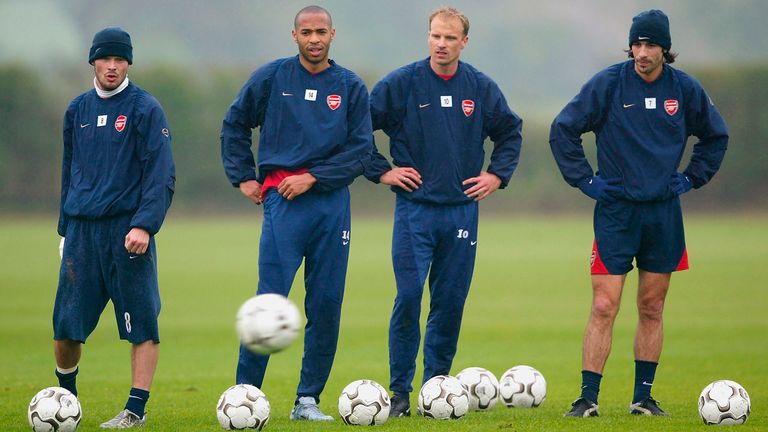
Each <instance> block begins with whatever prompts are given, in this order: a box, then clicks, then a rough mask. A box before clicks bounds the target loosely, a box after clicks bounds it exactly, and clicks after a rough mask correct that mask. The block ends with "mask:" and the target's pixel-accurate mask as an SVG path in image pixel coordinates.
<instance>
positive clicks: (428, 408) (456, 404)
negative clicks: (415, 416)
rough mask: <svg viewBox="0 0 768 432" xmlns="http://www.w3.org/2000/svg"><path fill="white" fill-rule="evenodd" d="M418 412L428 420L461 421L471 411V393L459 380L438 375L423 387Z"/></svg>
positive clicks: (420, 392)
mask: <svg viewBox="0 0 768 432" xmlns="http://www.w3.org/2000/svg"><path fill="white" fill-rule="evenodd" d="M418 410H419V414H421V415H423V416H424V417H427V418H434V419H438V420H445V419H459V418H462V417H464V415H465V414H466V413H467V411H469V393H468V392H467V389H466V388H464V386H463V385H462V384H461V381H459V380H458V378H456V377H452V376H450V375H438V376H435V377H432V378H430V379H429V381H427V382H425V383H424V385H423V386H421V391H419V405H418Z"/></svg>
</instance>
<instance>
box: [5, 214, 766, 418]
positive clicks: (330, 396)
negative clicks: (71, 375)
mask: <svg viewBox="0 0 768 432" xmlns="http://www.w3.org/2000/svg"><path fill="white" fill-rule="evenodd" d="M259 227H260V222H259V220H257V219H256V218H254V219H253V220H248V219H226V218H220V219H219V218H217V219H209V220H206V219H182V218H178V217H174V218H171V219H170V220H168V221H167V224H166V226H165V227H164V228H163V231H162V233H161V234H160V236H159V237H158V251H159V266H160V279H161V280H160V287H161V294H162V298H163V311H162V314H161V316H160V326H161V339H162V344H161V354H160V364H159V367H158V371H157V375H156V379H155V383H154V386H153V388H152V398H151V400H150V402H149V406H148V409H149V416H148V419H149V422H148V425H147V428H146V429H148V430H164V431H165V430H167V431H176V430H195V431H216V430H220V428H219V426H218V423H217V421H216V417H215V404H216V401H217V399H218V397H219V395H220V394H221V392H222V391H223V390H224V389H226V388H227V387H228V386H229V385H231V384H232V382H233V380H234V372H235V363H236V357H237V337H236V335H235V332H234V314H235V311H236V310H237V307H238V306H239V304H240V303H241V302H242V301H243V300H245V299H246V298H247V297H249V296H251V295H252V294H253V293H254V290H255V286H256V279H257V276H258V275H257V266H256V260H257V256H256V254H257V244H258V235H259ZM480 230H481V231H480V237H479V244H478V247H479V252H478V259H477V266H476V270H475V277H474V281H473V286H472V290H471V292H470V296H469V299H468V302H467V307H466V313H465V319H464V323H463V328H462V333H461V340H460V343H459V352H458V354H457V356H456V359H455V362H454V370H453V372H454V373H455V372H458V371H459V370H461V369H463V368H464V367H468V366H482V367H485V368H487V369H490V370H491V371H493V372H494V373H495V374H496V375H497V376H500V375H501V374H502V373H503V372H504V371H505V370H506V369H507V368H510V367H512V366H514V365H517V364H529V365H532V366H534V367H536V368H537V369H539V370H540V371H541V372H542V373H543V374H544V375H545V377H546V378H547V382H548V385H549V391H548V395H547V400H546V401H545V402H544V404H543V405H542V406H541V407H540V408H538V409H533V410H515V409H506V408H503V407H500V406H497V408H496V409H495V410H493V411H492V412H487V413H470V414H469V415H468V416H467V417H465V418H464V419H462V420H459V421H451V422H437V421H430V420H427V419H424V418H421V417H411V418H409V419H397V420H393V421H390V422H387V423H386V424H385V425H384V426H383V429H386V430H390V431H412V430H466V431H470V430H471V431H480V430H509V431H539V430H584V431H593V430H635V431H647V430H676V431H689V430H700V429H701V428H703V427H704V426H703V425H702V424H701V423H700V421H699V419H698V414H697V408H696V400H697V397H698V395H699V392H700V391H701V389H702V388H704V386H705V385H706V384H708V383H709V382H711V381H713V380H715V379H723V378H727V379H732V380H735V381H738V382H739V383H741V384H742V385H743V386H745V387H746V389H747V390H748V391H749V393H750V395H751V397H752V408H753V411H752V416H751V418H750V419H749V422H748V423H747V424H746V425H745V426H743V427H741V428H740V429H739V430H743V431H749V430H754V431H757V430H766V428H768V414H766V406H768V336H766V335H767V334H768V293H767V292H766V281H768V264H766V263H768V247H767V246H766V245H768V217H766V216H765V215H752V216H711V217H693V216H691V217H688V219H687V222H686V231H687V237H688V249H689V256H690V260H691V270H690V271H687V272H682V273H680V274H675V275H674V276H673V280H672V289H671V291H670V294H669V297H668V301H667V307H666V314H665V318H666V320H665V327H666V339H665V349H664V352H663V355H662V359H661V366H660V368H659V371H658V374H657V379H656V385H655V386H654V396H655V397H656V398H657V399H659V400H661V401H662V403H663V408H664V409H666V410H668V411H669V412H671V413H672V415H673V416H672V417H671V418H666V419H658V418H635V417H632V416H629V415H628V414H627V413H626V408H627V406H628V404H629V402H630V398H631V392H632V380H633V371H634V369H633V362H632V360H633V358H632V339H633V334H634V327H635V321H636V319H637V313H636V311H635V308H634V296H635V293H636V289H635V285H636V282H637V279H636V274H634V273H633V274H632V275H630V277H629V278H628V281H627V289H626V291H627V292H626V295H625V296H624V299H623V302H624V304H623V305H622V308H623V310H622V312H621V313H620V315H619V318H618V320H617V323H616V328H615V334H614V336H615V338H614V345H613V353H612V354H611V357H610V358H609V360H608V364H607V366H606V370H605V379H604V380H603V387H602V391H601V394H600V407H601V413H602V416H601V417H599V418H596V419H588V420H579V419H564V418H563V417H562V414H563V413H564V412H565V411H566V410H567V409H568V408H569V406H570V403H571V402H572V400H573V399H574V398H575V397H576V396H577V393H578V391H579V385H580V374H579V370H580V357H581V338H582V334H583V330H584V326H585V324H586V319H587V314H588V311H589V302H590V298H591V292H590V288H589V275H588V270H587V263H588V259H589V252H590V246H591V239H592V233H591V222H590V219H589V216H588V215H584V216H579V217H557V218H555V217H522V216H518V217H510V218H504V219H502V218H498V217H497V218H489V217H485V218H483V219H482V220H481V224H480ZM390 232H391V221H390V220H388V219H381V220H373V219H363V218H357V219H355V220H354V221H353V236H352V253H351V260H350V266H349V273H348V279H347V291H346V297H345V303H344V309H343V315H342V327H341V339H340V343H339V350H338V354H337V358H336V363H335V365H334V369H333V371H332V373H331V377H330V381H329V382H328V385H327V387H326V390H325V392H324V393H323V395H322V397H323V399H322V401H321V403H320V405H321V408H322V409H323V410H325V411H327V412H329V413H331V414H333V415H334V416H335V417H336V418H338V415H337V412H336V399H337V397H338V394H339V392H340V391H341V389H342V388H343V387H344V386H345V385H346V384H347V383H349V382H351V381H353V380H355V379H360V378H369V379H373V380H376V381H378V382H380V383H382V384H383V385H385V386H386V384H387V383H388V378H389V374H388V367H387V341H386V335H387V323H388V318H389V312H390V309H391V303H392V299H393V296H394V278H393V275H392V270H391V262H390V258H389V251H390V236H391V234H390ZM0 239H2V240H1V242H0V244H2V246H3V248H2V251H3V254H4V255H5V256H4V258H3V260H2V263H0V287H1V289H2V290H1V291H0V294H2V301H1V302H0V430H2V431H23V430H28V426H27V421H26V407H27V404H28V402H29V400H30V399H31V397H32V396H33V395H34V394H35V392H36V391H37V390H39V389H41V388H43V387H47V386H51V385H56V383H57V382H56V379H55V376H54V374H53V368H54V361H53V352H52V344H51V336H52V330H51V310H52V306H53V298H54V293H55V290H56V283H57V277H58V263H59V258H58V253H57V246H58V237H57V236H56V233H55V221H54V220H47V219H37V220H20V219H4V220H2V223H0ZM300 272H301V270H300ZM302 280H303V279H302V277H301V273H299V277H297V282H296V286H295V287H294V290H293V292H292V293H291V298H292V299H293V300H294V301H296V302H298V303H299V304H300V303H301V301H302V294H303V285H302ZM426 300H427V297H426V296H425V301H426ZM424 310H426V307H425V309H424ZM113 317H114V314H113V313H112V310H111V306H108V308H107V310H106V311H105V313H104V314H103V315H102V320H101V323H100V325H99V327H98V328H97V330H96V331H95V332H94V334H93V335H92V336H91V338H90V339H89V340H88V343H87V344H86V345H85V347H84V350H83V359H82V362H81V374H80V375H79V377H78V388H79V390H80V400H81V403H82V406H83V410H84V419H83V422H82V423H81V427H80V430H83V431H88V430H97V429H98V424H99V423H100V422H102V421H104V420H105V419H107V418H110V417H111V416H112V415H114V414H115V413H116V412H117V411H118V410H120V409H122V406H123V404H124V403H125V398H126V397H127V393H128V389H129V387H130V367H129V352H130V351H129V345H128V344H127V343H125V342H120V341H118V340H117V330H116V325H115V321H114V318H113ZM301 353H302V347H301V343H300V342H299V343H295V344H294V345H293V346H291V347H290V348H289V349H288V350H286V351H285V352H283V353H279V354H277V355H276V356H274V357H273V359H272V361H271V363H270V367H269V369H268V374H267V379H266V381H265V383H264V386H263V390H264V391H265V392H266V394H267V396H268V398H269V400H270V402H271V405H272V419H271V420H270V424H269V425H268V426H267V430H272V431H281V430H347V429H346V427H345V426H343V425H342V423H341V422H340V421H339V420H337V421H336V422H334V423H332V424H323V425H315V424H313V425H311V427H309V428H308V427H307V425H306V424H301V425H297V424H295V423H292V422H290V421H289V420H288V419H287V417H288V413H289V411H290V408H291V406H292V402H293V399H294V391H295V388H296V384H297V380H298V368H299V364H300V359H301ZM418 364H419V368H418V369H417V376H416V380H417V382H418V381H420V380H421V367H420V365H421V359H419V360H418ZM415 387H416V388H417V389H418V387H419V386H418V383H417V384H416V385H415ZM415 399H416V398H415V394H414V395H413V398H412V403H415Z"/></svg>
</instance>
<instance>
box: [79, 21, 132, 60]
mask: <svg viewBox="0 0 768 432" xmlns="http://www.w3.org/2000/svg"><path fill="white" fill-rule="evenodd" d="M109 56H115V57H121V58H124V59H126V60H128V64H133V45H131V35H129V34H128V32H126V31H125V30H123V29H121V28H120V27H107V28H105V29H104V30H101V31H100V32H98V33H96V34H95V35H94V36H93V44H92V45H91V52H90V53H89V54H88V63H90V64H93V62H94V60H97V59H100V58H104V57H109Z"/></svg>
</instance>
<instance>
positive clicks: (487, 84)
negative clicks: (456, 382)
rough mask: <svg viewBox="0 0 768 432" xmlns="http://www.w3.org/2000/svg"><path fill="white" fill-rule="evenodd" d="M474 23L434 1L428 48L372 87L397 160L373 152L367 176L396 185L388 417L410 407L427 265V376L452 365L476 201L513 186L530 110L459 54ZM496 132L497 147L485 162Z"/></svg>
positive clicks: (377, 120)
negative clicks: (519, 110) (523, 111)
mask: <svg viewBox="0 0 768 432" xmlns="http://www.w3.org/2000/svg"><path fill="white" fill-rule="evenodd" d="M468 32H469V19H468V18H467V17H466V16H465V15H464V14H463V13H461V12H460V11H458V10H456V9H455V8H449V7H445V8H440V9H438V10H436V11H435V12H433V13H432V14H431V15H430V17H429V34H428V44H429V51H430V56H429V57H428V58H426V59H424V60H420V61H417V62H415V63H411V64H409V65H406V66H403V67H401V68H399V69H397V70H395V71H394V72H392V73H390V74H389V75H387V76H386V77H385V78H384V79H382V80H381V81H380V82H379V83H378V84H376V86H375V87H374V89H373V90H372V91H371V117H372V121H373V128H374V130H376V129H381V130H383V131H384V132H385V133H386V134H387V136H389V147H390V153H391V154H392V159H393V162H394V164H395V168H392V167H391V166H390V164H389V162H388V161H387V160H386V159H385V158H384V157H383V156H382V155H381V154H379V153H378V152H374V157H373V159H372V163H371V164H370V166H369V167H367V169H366V173H365V176H366V177H367V178H368V179H369V180H371V181H373V182H376V183H378V182H381V183H383V184H386V185H389V186H391V188H392V190H393V191H394V192H395V193H396V194H397V198H396V204H395V223H394V231H393V235H392V263H393V267H394V271H395V280H396V283H397V295H396V297H395V304H394V307H393V309H392V318H391V320H390V324H389V365H390V390H391V391H392V392H393V393H394V395H393V396H392V408H391V411H390V417H399V416H409V415H410V401H409V393H410V392H411V391H412V390H413V388H412V381H413V377H414V374H415V370H416V355H417V353H418V351H419V342H420V338H421V332H420V330H419V316H420V313H421V298H422V295H423V292H424V283H425V281H426V279H427V274H429V291H430V308H429V318H428V319H427V327H426V331H425V334H424V375H423V380H422V383H423V382H426V381H427V380H429V379H430V378H432V377H434V376H436V375H444V374H449V373H450V370H451V364H452V363H453V357H454V356H455V354H456V349H457V343H458V339H459V330H460V328H461V317H462V314H463V313H464V302H465V301H466V298H467V295H468V293H469V287H470V283H471V281H472V273H473V271H474V266H475V253H476V250H477V247H476V245H477V238H478V235H477V226H478V209H479V205H478V202H479V201H481V200H483V199H485V198H487V197H488V196H490V195H491V194H493V193H494V192H495V191H496V190H498V189H499V188H504V187H506V186H507V184H508V182H509V180H510V178H511V177H512V173H513V172H514V170H515V168H516V166H517V162H518V159H519V156H520V146H521V142H522V136H521V128H522V120H521V119H520V117H518V116H517V115H516V114H515V113H513V112H512V110H510V108H509V106H508V105H507V101H506V100H505V98H504V95H503V94H502V93H501V90H500V89H499V87H498V86H497V85H496V83H495V82H494V81H493V80H492V79H491V78H489V77H488V76H487V75H485V74H484V73H482V72H480V71H478V70H477V69H475V68H474V67H473V66H471V65H469V64H467V63H464V62H462V61H460V60H459V57H460V56H461V51H462V50H463V49H464V47H465V46H466V45H467V43H468V42H469V37H468ZM489 137H490V139H491V140H492V141H493V143H494V148H493V152H492V153H491V162H490V165H489V166H488V168H487V170H486V171H483V164H484V162H485V151H484V149H483V144H484V141H485V139H486V138H489Z"/></svg>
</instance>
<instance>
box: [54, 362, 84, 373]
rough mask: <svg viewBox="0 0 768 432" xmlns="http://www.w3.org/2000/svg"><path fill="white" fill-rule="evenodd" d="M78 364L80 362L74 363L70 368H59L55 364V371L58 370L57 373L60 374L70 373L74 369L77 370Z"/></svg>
mask: <svg viewBox="0 0 768 432" xmlns="http://www.w3.org/2000/svg"><path fill="white" fill-rule="evenodd" d="M78 366H80V364H79V363H78V364H76V365H75V367H71V368H69V369H62V368H60V367H58V366H56V372H58V373H60V374H62V375H66V374H71V373H72V372H74V371H76V370H77V367H78Z"/></svg>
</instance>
